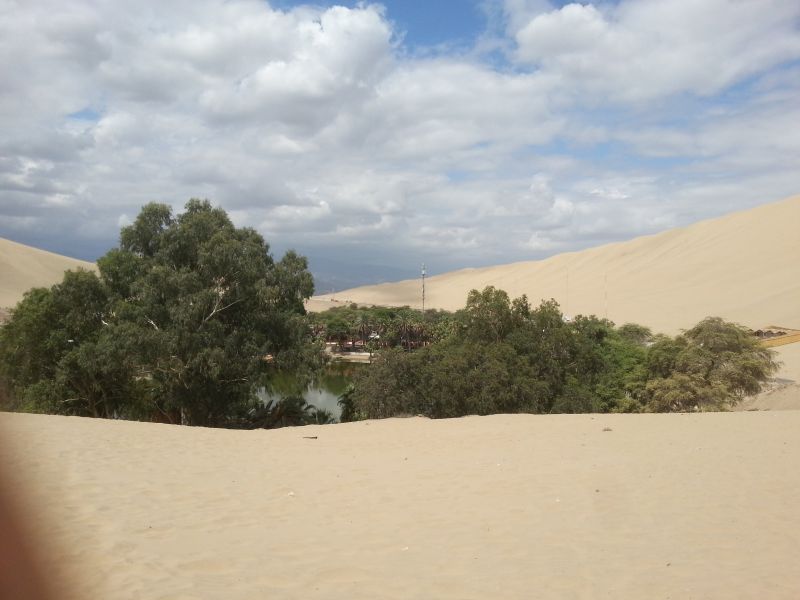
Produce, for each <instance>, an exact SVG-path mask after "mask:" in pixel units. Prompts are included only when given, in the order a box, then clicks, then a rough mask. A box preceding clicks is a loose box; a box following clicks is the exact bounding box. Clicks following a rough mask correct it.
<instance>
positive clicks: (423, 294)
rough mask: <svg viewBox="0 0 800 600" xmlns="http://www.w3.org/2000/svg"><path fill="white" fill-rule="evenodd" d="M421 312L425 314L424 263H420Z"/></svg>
mask: <svg viewBox="0 0 800 600" xmlns="http://www.w3.org/2000/svg"><path fill="white" fill-rule="evenodd" d="M422 314H423V315H424V314H425V263H422Z"/></svg>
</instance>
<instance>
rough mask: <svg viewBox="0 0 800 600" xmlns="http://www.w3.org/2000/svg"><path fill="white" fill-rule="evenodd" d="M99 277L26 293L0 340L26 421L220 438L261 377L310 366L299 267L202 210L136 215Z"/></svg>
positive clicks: (307, 281) (308, 287)
mask: <svg viewBox="0 0 800 600" xmlns="http://www.w3.org/2000/svg"><path fill="white" fill-rule="evenodd" d="M98 267H99V271H100V274H99V277H98V276H97V275H95V274H94V273H88V272H80V271H79V272H75V273H67V274H66V275H65V277H64V281H63V282H62V283H61V284H58V285H56V286H53V288H51V289H50V290H34V291H32V292H30V293H29V294H28V295H26V297H25V299H24V300H23V301H22V302H21V303H20V305H18V306H17V308H16V309H15V311H14V314H13V316H12V319H11V321H10V322H9V324H8V326H6V327H4V328H3V330H2V332H1V333H0V365H3V369H4V371H5V372H6V373H7V376H9V377H10V381H11V384H12V387H13V388H14V390H15V392H16V394H17V396H18V397H21V398H25V399H27V401H28V402H29V404H30V405H29V408H31V409H35V410H46V411H48V412H58V413H64V414H83V415H91V416H104V417H124V418H147V417H148V416H149V418H159V419H162V420H167V421H170V422H180V423H185V424H195V425H225V424H227V423H229V422H231V420H232V419H238V418H240V417H241V415H243V414H247V411H248V409H249V407H251V406H252V405H253V404H254V403H255V402H256V400H255V389H256V388H257V387H258V386H259V384H260V380H261V379H263V378H264V377H266V376H268V372H269V368H270V367H273V368H295V367H303V366H305V367H308V368H313V367H314V366H316V365H317V364H319V363H320V361H321V360H322V358H321V356H322V354H321V348H319V347H318V346H314V345H313V344H312V343H311V335H310V330H309V328H308V326H307V324H306V322H305V321H304V319H303V315H304V312H305V311H304V309H303V301H304V300H305V299H306V298H308V297H309V296H310V295H311V294H312V293H313V284H312V280H311V275H310V273H308V270H307V264H306V260H305V258H303V257H301V256H298V255H297V254H295V253H294V252H291V251H290V252H288V253H287V254H286V255H285V256H284V257H283V259H282V260H280V261H278V262H275V261H274V260H273V258H272V256H271V255H270V253H269V246H268V245H267V244H266V243H265V242H264V240H263V238H262V237H261V236H260V235H259V234H258V233H257V232H256V231H254V230H252V229H248V228H237V227H235V226H234V225H233V224H232V223H231V221H230V219H229V218H228V216H227V214H226V213H225V211H224V210H222V209H221V208H215V207H213V206H212V205H211V204H210V203H209V202H208V201H201V200H190V201H189V202H188V203H187V204H186V211H185V212H184V213H183V214H180V215H178V216H177V217H175V216H173V215H172V211H171V210H170V208H169V207H168V206H165V205H161V204H148V205H147V206H145V207H144V208H143V209H142V212H141V213H140V214H139V216H138V217H137V218H136V221H135V222H134V223H133V224H132V225H130V226H128V227H125V228H123V229H122V231H121V234H120V247H119V248H116V249H113V250H111V251H110V252H108V253H107V254H106V255H105V256H104V257H102V258H101V259H100V260H99V261H98Z"/></svg>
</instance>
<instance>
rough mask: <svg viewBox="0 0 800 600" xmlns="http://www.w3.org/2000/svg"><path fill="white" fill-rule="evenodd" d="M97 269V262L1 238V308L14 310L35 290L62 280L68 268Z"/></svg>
mask: <svg viewBox="0 0 800 600" xmlns="http://www.w3.org/2000/svg"><path fill="white" fill-rule="evenodd" d="M78 267H81V268H84V269H96V268H97V267H96V266H95V264H94V263H90V262H86V261H83V260H77V259H75V258H68V257H66V256H61V255H59V254H53V253H52V252H46V251H44V250H39V249H38V248H32V247H31V246H25V245H23V244H18V243H16V242H12V241H10V240H6V239H3V238H0V308H3V307H5V308H11V307H13V306H14V305H15V304H16V303H17V302H19V301H20V300H21V299H22V295H23V294H24V293H25V292H26V291H28V290H29V289H31V288H33V287H49V286H51V285H53V284H55V283H58V282H59V281H61V278H62V277H63V275H64V271H66V270H68V269H77V268H78Z"/></svg>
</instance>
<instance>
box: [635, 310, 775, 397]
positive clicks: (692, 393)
mask: <svg viewBox="0 0 800 600" xmlns="http://www.w3.org/2000/svg"><path fill="white" fill-rule="evenodd" d="M648 369H649V371H650V374H651V376H652V377H651V379H650V380H649V381H648V383H647V394H648V396H649V404H648V407H649V409H650V410H653V411H675V410H709V409H711V410H721V409H727V408H730V407H731V406H734V405H735V404H736V403H737V402H739V401H740V400H741V399H742V398H743V397H744V396H746V395H750V394H756V393H758V392H759V391H761V388H762V385H763V383H764V382H765V381H766V380H767V378H768V377H770V376H771V375H772V374H774V373H775V371H776V370H777V369H778V364H777V362H776V361H775V354H774V352H773V351H772V350H769V349H768V348H765V347H763V346H761V344H759V342H758V339H757V338H756V337H755V336H753V335H752V334H751V333H750V332H749V331H748V330H747V329H745V328H744V327H741V326H740V325H736V324H735V323H729V322H727V321H724V320H723V319H720V318H719V317H708V318H706V319H703V320H702V321H701V322H700V323H698V324H697V325H695V326H694V327H692V328H691V329H689V330H688V331H686V332H684V333H683V335H680V336H678V337H677V338H676V339H675V340H669V339H666V338H663V339H660V340H658V341H657V342H656V343H655V344H654V345H653V347H651V348H650V354H649V356H648Z"/></svg>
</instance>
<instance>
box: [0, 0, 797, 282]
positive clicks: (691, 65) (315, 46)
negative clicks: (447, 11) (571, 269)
mask: <svg viewBox="0 0 800 600" xmlns="http://www.w3.org/2000/svg"><path fill="white" fill-rule="evenodd" d="M7 5H8V8H7V10H6V12H5V14H6V15H7V18H5V19H2V20H0V73H2V77H0V128H2V131H3V136H2V139H0V236H6V237H12V238H16V239H19V240H20V241H29V242H31V243H34V242H36V243H38V242H40V241H41V240H43V239H44V240H51V242H52V244H51V246H50V248H51V249H54V250H56V251H60V252H63V253H66V254H73V255H74V254H78V255H80V256H82V257H84V258H96V255H90V254H88V252H95V253H96V252H102V250H103V249H104V248H107V247H109V246H110V245H112V244H114V243H116V240H117V236H118V232H119V226H120V224H122V223H126V222H128V221H129V220H130V219H131V218H133V216H135V215H136V214H137V212H138V210H139V207H141V205H143V204H144V203H146V202H150V201H161V202H166V203H168V204H170V205H172V206H173V207H174V208H175V209H176V210H179V209H180V208H181V206H182V205H183V204H184V202H185V201H186V200H187V199H189V198H191V197H207V198H210V199H211V200H213V201H214V202H215V203H216V204H218V205H220V206H223V207H224V208H226V209H227V210H229V211H230V213H231V215H232V218H233V219H234V221H235V222H236V223H237V224H238V225H242V226H251V227H255V228H257V229H258V230H259V231H261V232H262V233H263V234H264V235H265V236H267V238H268V239H269V240H270V241H271V242H272V243H273V246H274V247H275V248H276V250H279V251H280V250H282V249H285V248H288V247H295V248H297V249H298V250H300V251H301V252H308V253H309V254H316V255H319V256H325V257H328V258H330V259H337V258H338V257H345V256H346V257H347V258H346V260H347V261H351V262H352V261H354V260H356V259H354V257H358V256H361V257H367V258H369V257H372V258H374V259H375V260H377V259H380V260H381V261H382V262H383V263H386V264H397V265H402V264H405V263H407V262H409V261H410V262H413V263H414V264H416V263H417V262H422V261H425V262H426V263H428V264H429V265H430V266H431V268H432V271H437V270H438V271H441V270H443V269H445V268H456V267H463V266H468V265H480V264H489V263H498V262H508V261H512V260H520V259H524V258H540V257H543V256H546V255H547V254H550V253H552V252H556V251H561V250H568V249H575V248H579V247H586V246H587V245H591V244H594V243H602V242H607V241H612V240H616V239H622V238H625V237H632V236H635V235H638V234H642V233H652V232H653V231H656V230H658V229H659V228H663V227H668V226H672V225H680V224H685V223H687V222H689V221H691V220H693V219H696V218H700V217H704V216H711V215H714V214H720V213H722V212H725V211H727V210H729V209H730V208H732V207H735V208H744V207H746V206H751V205H753V204H755V203H758V202H763V201H767V200H772V199H777V198H780V197H782V196H784V195H788V194H789V193H792V192H796V191H797V186H798V183H799V180H798V175H797V169H796V163H795V161H794V157H796V156H797V155H798V152H799V151H800V139H798V134H797V133H796V129H797V128H796V127H794V123H796V122H797V120H798V118H800V113H798V109H797V108H796V107H795V106H794V105H795V104H796V98H797V95H798V93H800V89H799V88H800V86H799V85H798V81H800V79H798V72H799V71H798V70H797V67H796V61H797V59H798V58H800V34H798V25H797V23H798V18H800V9H799V8H798V7H797V6H796V5H795V4H794V3H791V2H777V1H776V2H769V1H765V2H763V3H758V2H723V1H722V0H709V1H708V2H688V0H664V1H661V2H655V1H651V0H637V1H633V0H623V2H621V3H619V4H616V5H611V4H602V5H601V4H596V5H592V4H587V5H577V4H573V5H567V6H564V7H562V8H554V7H553V6H551V5H550V4H549V3H547V2H542V1H536V0H505V1H504V2H501V1H500V0H496V2H493V3H491V5H492V6H493V7H494V9H491V10H490V8H491V7H490V6H489V5H488V4H487V14H491V15H492V19H493V21H492V23H491V24H490V27H491V30H487V32H485V35H483V36H481V35H478V36H476V40H477V41H476V45H475V48H474V49H472V50H471V51H469V50H468V51H465V50H464V49H463V48H461V49H460V50H458V51H455V50H452V51H451V50H448V49H447V48H448V46H447V45H446V44H445V45H443V46H442V47H441V48H439V49H438V50H437V51H435V52H415V51H414V50H415V49H414V48H410V47H409V46H408V42H407V41H404V39H403V37H402V33H401V32H398V31H396V30H395V29H394V26H393V24H392V15H391V7H389V9H385V8H383V7H381V6H379V5H373V4H357V5H356V6H355V7H354V8H345V7H340V6H335V7H330V8H325V7H310V6H296V7H294V8H289V9H278V8H275V7H273V6H271V5H270V4H268V3H266V2H263V1H261V0H230V1H227V2H223V1H222V0H197V1H192V2H189V0H174V1H172V2H166V3H165V2H155V1H154V0H144V1H143V2H139V3H127V4H119V3H110V2H104V1H93V0H92V1H90V0H76V1H75V2H69V3H64V2H60V1H59V2H56V1H55V0H37V2H22V1H20V2H11V3H7ZM442 26H443V27H445V26H446V23H443V25H442ZM504 52H505V55H504V54H503V53H504ZM504 56H505V59H504V58H503V57H504ZM792 61H795V63H793V62H792ZM54 231H59V232H63V233H61V234H59V235H53V232H54ZM56 243H58V244H60V245H59V246H58V247H55V244H56Z"/></svg>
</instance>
